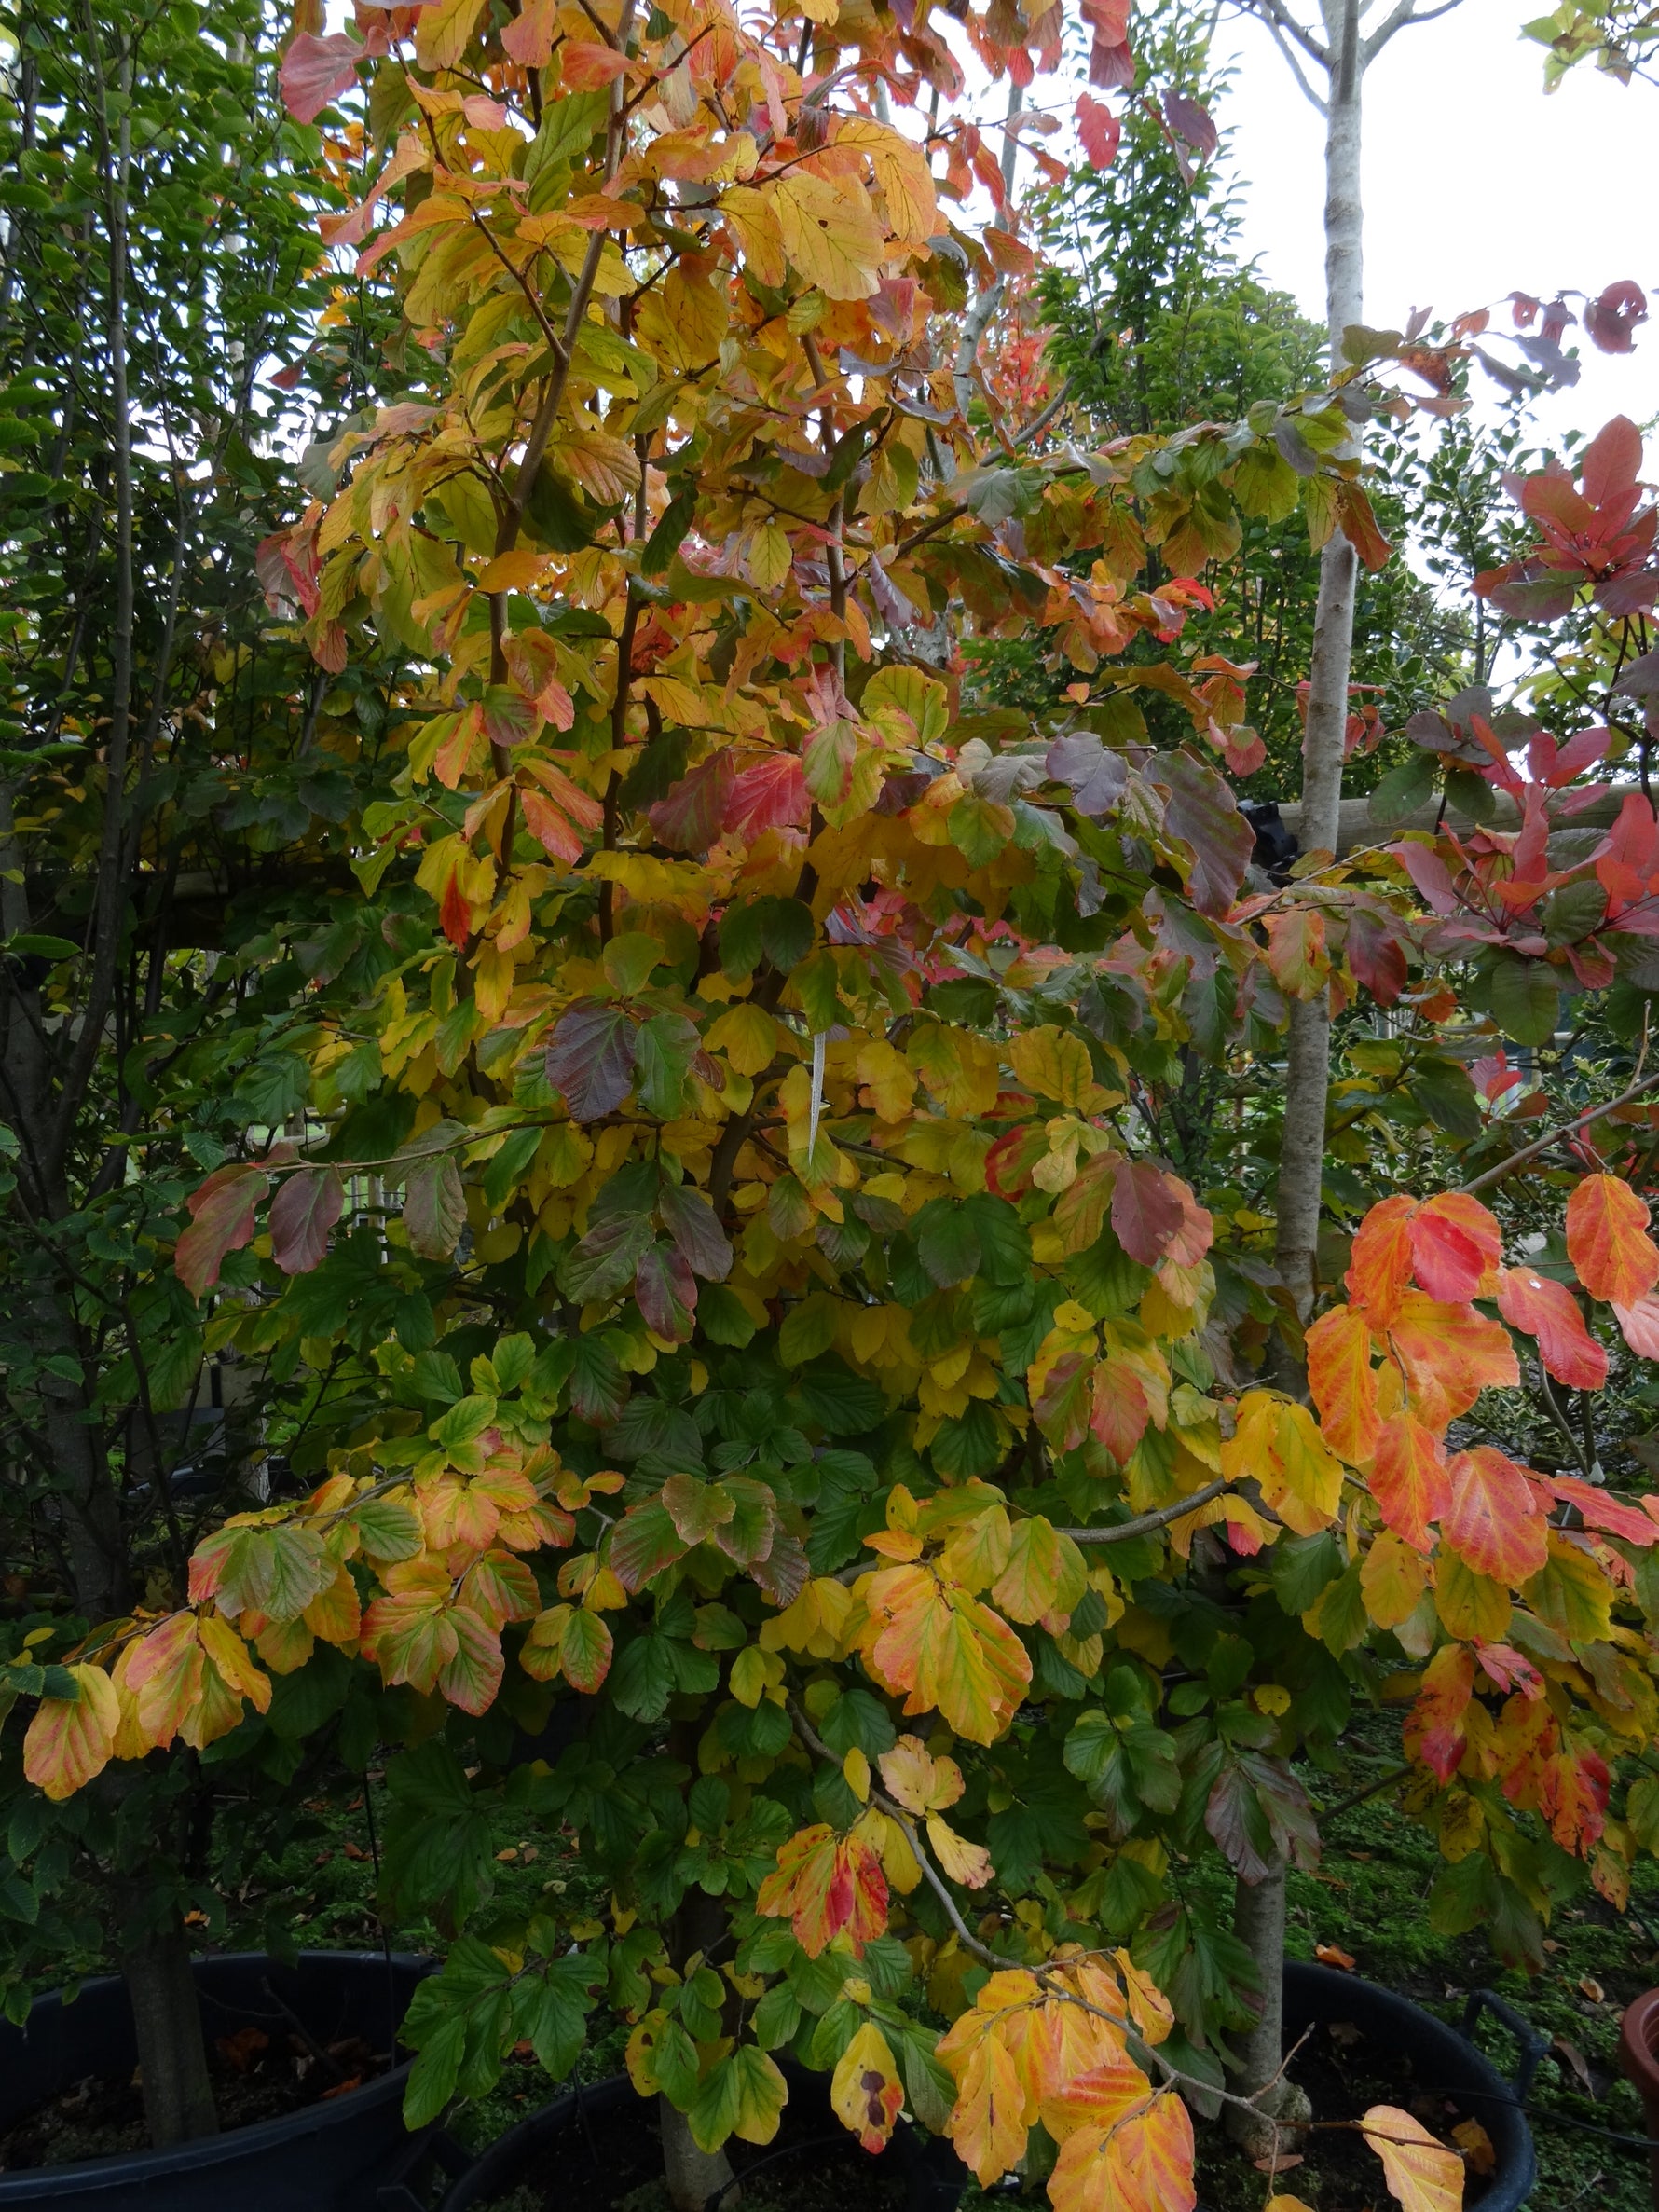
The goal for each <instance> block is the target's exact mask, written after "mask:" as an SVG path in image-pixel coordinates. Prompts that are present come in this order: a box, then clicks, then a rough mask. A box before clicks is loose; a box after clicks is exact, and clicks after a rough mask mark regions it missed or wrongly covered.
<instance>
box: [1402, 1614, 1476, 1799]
mask: <svg viewBox="0 0 1659 2212" xmlns="http://www.w3.org/2000/svg"><path fill="white" fill-rule="evenodd" d="M1473 1695H1474V1653H1473V1652H1472V1651H1471V1650H1470V1649H1469V1646H1468V1645H1467V1644H1466V1643H1446V1644H1442V1645H1441V1647H1440V1649H1439V1650H1438V1651H1437V1652H1436V1653H1435V1654H1434V1656H1433V1658H1432V1659H1431V1660H1430V1661H1429V1664H1428V1665H1427V1666H1426V1667H1425V1668H1424V1669H1423V1678H1422V1681H1421V1683H1419V1687H1418V1694H1417V1702H1416V1704H1415V1705H1413V1707H1412V1709H1411V1711H1410V1714H1409V1716H1408V1717H1407V1719H1406V1723H1405V1755H1406V1757H1407V1758H1411V1759H1420V1760H1421V1761H1422V1763H1423V1765H1425V1766H1427V1767H1428V1768H1429V1769H1430V1771H1431V1772H1432V1773H1433V1774H1435V1775H1437V1776H1438V1777H1439V1779H1440V1780H1441V1781H1443V1782H1447V1781H1450V1779H1451V1778H1452V1776H1453V1775H1454V1774H1456V1772H1457V1771H1458V1766H1459V1763H1460V1761H1461V1759H1462V1756H1463V1753H1464V1752H1465V1751H1466V1750H1467V1748H1468V1740H1469V1739H1468V1738H1467V1736H1466V1735H1465V1733H1464V1731H1463V1728H1462V1727H1461V1725H1460V1724H1461V1721H1462V1718H1463V1715H1464V1713H1465V1712H1467V1711H1468V1710H1469V1700H1470V1698H1471V1697H1473Z"/></svg>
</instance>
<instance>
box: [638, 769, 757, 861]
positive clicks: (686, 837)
mask: <svg viewBox="0 0 1659 2212" xmlns="http://www.w3.org/2000/svg"><path fill="white" fill-rule="evenodd" d="M736 776H737V772H736V770H735V769H734V766H733V765H732V755H731V753H730V751H729V750H727V749H724V748H722V749H721V750H720V751H719V752H717V753H711V754H710V755H709V757H708V759H707V760H706V761H704V762H702V763H700V764H699V765H698V766H697V767H695V768H693V769H692V772H691V774H690V775H689V776H681V777H680V779H679V782H678V783H677V784H675V785H674V786H673V787H672V788H671V789H670V790H669V791H668V793H667V795H666V796H665V798H662V799H659V800H658V801H657V803H656V804H655V805H654V806H652V807H650V808H648V809H647V811H648V813H649V814H650V817H651V828H652V829H653V830H654V831H656V833H657V835H658V836H659V837H660V838H661V839H662V841H663V843H664V844H665V845H666V846H667V847H668V848H669V850H670V851H671V852H676V853H703V852H706V851H707V850H708V848H709V846H710V845H712V844H713V843H714V841H715V839H716V838H717V837H718V836H719V835H720V825H721V823H722V822H723V821H724V820H725V818H726V803H727V801H728V800H729V799H730V798H731V796H732V786H733V784H734V782H735V781H736Z"/></svg>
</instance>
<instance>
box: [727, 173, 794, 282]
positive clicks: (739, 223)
mask: <svg viewBox="0 0 1659 2212" xmlns="http://www.w3.org/2000/svg"><path fill="white" fill-rule="evenodd" d="M720 213H721V214H722V215H723V216H724V217H725V219H726V222H727V224H728V225H729V227H730V228H731V231H732V235H733V237H734V239H735V240H737V243H738V245H739V247H740V248H741V249H742V253H743V257H744V260H745V261H746V262H747V265H748V268H749V271H750V273H751V275H752V276H753V277H754V278H755V281H756V282H758V283H761V284H765V285H767V286H768V287H775V286H777V285H779V284H781V283H782V282H783V281H784V277H785V275H786V273H787V270H786V265H785V261H784V241H783V233H782V231H781V230H780V229H779V227H778V220H777V210H776V209H775V207H774V206H773V204H772V201H771V200H770V199H768V198H767V196H766V194H765V193H764V192H760V191H757V190H756V189H755V187H754V186H753V185H733V186H732V187H731V189H730V190H729V191H727V192H725V193H723V194H722V195H721V197H720Z"/></svg>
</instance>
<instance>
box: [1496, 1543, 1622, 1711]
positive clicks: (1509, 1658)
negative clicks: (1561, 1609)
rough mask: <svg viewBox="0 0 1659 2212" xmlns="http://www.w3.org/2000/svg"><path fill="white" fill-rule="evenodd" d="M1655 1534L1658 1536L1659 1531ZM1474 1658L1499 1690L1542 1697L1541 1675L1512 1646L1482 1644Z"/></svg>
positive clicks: (1528, 1660)
mask: <svg viewBox="0 0 1659 2212" xmlns="http://www.w3.org/2000/svg"><path fill="white" fill-rule="evenodd" d="M1655 1533H1656V1534H1659V1531H1655ZM1474 1656H1475V1657H1476V1658H1477V1659H1478V1660H1479V1661H1480V1665H1481V1670H1482V1672H1483V1673H1484V1674H1486V1675H1488V1676H1489V1678H1490V1679H1491V1680H1492V1681H1493V1682H1495V1683H1497V1685H1498V1687H1499V1688H1500V1689H1501V1690H1519V1692H1520V1693H1521V1696H1522V1697H1526V1698H1528V1699H1531V1700H1535V1699H1537V1698H1539V1697H1542V1696H1543V1677H1542V1674H1540V1673H1539V1671H1538V1669H1537V1668H1536V1667H1534V1666H1533V1664H1532V1662H1531V1660H1530V1659H1529V1658H1525V1657H1523V1656H1522V1655H1521V1654H1520V1653H1519V1652H1518V1651H1516V1650H1515V1647H1514V1645H1513V1644H1508V1643H1483V1644H1481V1645H1479V1646H1478V1647H1477V1648H1476V1651H1475V1655H1474Z"/></svg>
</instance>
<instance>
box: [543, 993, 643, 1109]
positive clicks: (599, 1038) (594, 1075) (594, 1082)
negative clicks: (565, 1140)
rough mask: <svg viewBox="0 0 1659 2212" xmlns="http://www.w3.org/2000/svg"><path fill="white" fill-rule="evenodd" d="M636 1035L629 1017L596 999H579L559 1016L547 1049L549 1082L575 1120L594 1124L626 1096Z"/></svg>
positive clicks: (633, 1020)
mask: <svg viewBox="0 0 1659 2212" xmlns="http://www.w3.org/2000/svg"><path fill="white" fill-rule="evenodd" d="M638 1034H639V1024H638V1022H636V1021H635V1019H634V1017H633V1016H632V1015H631V1014H628V1013H624V1011H623V1010H622V1008H621V1007H618V1006H602V1005H600V1004H599V1002H598V1001H597V1000H596V999H591V998H583V999H579V1000H578V1001H577V1003H576V1004H575V1005H574V1006H573V1007H571V1008H570V1010H569V1012H568V1013H566V1014H564V1015H563V1016H562V1017H561V1018H560V1021H559V1024H558V1027H557V1028H556V1029H555V1031H554V1033H553V1037H552V1040H551V1042H550V1043H549V1045H548V1047H547V1080H548V1081H549V1082H550V1083H551V1084H552V1085H553V1087H554V1089H555V1091H557V1092H559V1093H560V1094H561V1095H562V1097H563V1099H564V1102H565V1104H566V1106H569V1109H570V1119H571V1120H573V1121H596V1120H598V1119H599V1117H600V1115H601V1114H610V1113H613V1112H614V1111H615V1110H616V1108H617V1107H618V1106H621V1104H622V1102H623V1100H624V1098H626V1096H627V1095H628V1089H629V1086H630V1085H631V1083H632V1082H633V1079H634V1040H635V1038H636V1037H638Z"/></svg>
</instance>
